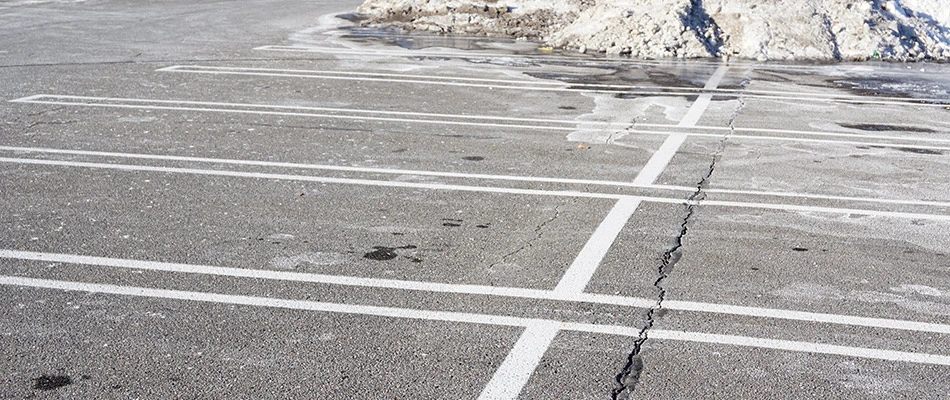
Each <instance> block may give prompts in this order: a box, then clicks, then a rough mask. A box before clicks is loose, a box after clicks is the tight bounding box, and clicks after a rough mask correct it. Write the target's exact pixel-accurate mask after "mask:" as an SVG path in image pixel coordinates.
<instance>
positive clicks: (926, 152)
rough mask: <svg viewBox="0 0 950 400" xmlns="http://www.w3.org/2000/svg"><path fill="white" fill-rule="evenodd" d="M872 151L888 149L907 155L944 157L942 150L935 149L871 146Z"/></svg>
mask: <svg viewBox="0 0 950 400" xmlns="http://www.w3.org/2000/svg"><path fill="white" fill-rule="evenodd" d="M870 147H871V148H872V149H887V148H893V149H895V150H897V151H903V152H905V153H914V154H923V155H928V156H942V155H943V152H942V151H940V150H933V149H921V148H917V147H884V146H870Z"/></svg>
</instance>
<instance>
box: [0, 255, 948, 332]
mask: <svg viewBox="0 0 950 400" xmlns="http://www.w3.org/2000/svg"><path fill="white" fill-rule="evenodd" d="M0 258H7V259H13V260H24V261H41V262H47V263H63V264H77V265H93V266H102V267H112V268H123V269H133V270H143V271H163V272H180V273H188V274H200V275H213V276H228V277H236V278H253V279H267V280H278V281H288V282H309V283H323V284H331V285H342V286H356V287H372V288H383V289H399V290H411V291H426V292H433V293H455V294H472V295H486V296H501V297H512V298H524V299H535V300H552V301H566V302H581V303H591V304H604V305H616V306H622V307H635V308H650V307H653V306H654V305H655V303H656V300H655V299H646V298H637V297H625V296H616V295H606V294H595V293H577V292H558V291H551V290H539V289H524V288H514V287H503V286H485V285H466V284H451V283H436V282H417V281H404V280H394V279H377V278H363V277H352V276H338V275H322V274H311V273H302V272H287V271H269V270H259V269H246V268H227V267H214V266H207V265H192V264H177V263H165V262H157V261H142V260H127V259H119V258H107V257H94V256H83V255H73V254H57V253H41V252H34V251H21V250H7V249H0ZM663 308H665V309H669V310H678V311H692V312H702V313H710V314H729V315H740V316H747V317H756V318H771V319H784V320H793V321H804V322H815V323H825V324H833V325H853V326H865V327H871V328H883V329H894V330H903V331H914V332H933V333H941V334H950V325H941V324H933V323H927V322H918V321H906V320H895V319H884V318H869V317H859V316H852V315H841V314H824V313H813V312H806V311H795V310H782V309H769V308H760V307H747V306H736V305H729V304H717V303H701V302H690V301H677V300H671V299H668V300H666V301H664V302H663Z"/></svg>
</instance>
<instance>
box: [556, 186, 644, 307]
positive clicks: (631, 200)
mask: <svg viewBox="0 0 950 400" xmlns="http://www.w3.org/2000/svg"><path fill="white" fill-rule="evenodd" d="M640 201H641V199H639V198H636V197H624V198H621V199H620V200H618V201H617V203H616V204H615V205H614V207H613V208H612V209H611V210H610V212H609V213H608V214H607V216H606V217H605V218H604V220H603V221H602V222H601V223H600V225H599V226H598V227H597V229H596V230H594V234H593V235H591V237H590V239H588V240H587V243H586V244H584V247H583V248H582V249H581V251H580V253H578V254H577V257H576V258H575V259H574V262H573V263H571V266H570V267H569V268H568V269H567V271H566V272H565V273H564V275H563V276H562V277H561V280H560V282H558V284H557V287H555V288H554V291H555V292H558V293H565V294H569V293H581V292H583V291H584V288H586V287H587V284H588V283H589V282H590V280H591V278H593V277H594V273H595V272H597V267H599V266H600V262H601V261H603V259H604V257H605V256H606V255H607V251H609V250H610V246H612V245H613V243H614V241H615V240H617V236H619V235H620V231H621V230H623V227H624V226H625V225H626V224H627V221H628V220H629V219H630V217H631V216H633V213H634V212H635V211H636V210H637V207H639V206H640Z"/></svg>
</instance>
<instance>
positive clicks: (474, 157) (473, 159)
mask: <svg viewBox="0 0 950 400" xmlns="http://www.w3.org/2000/svg"><path fill="white" fill-rule="evenodd" d="M462 159H463V160H465V161H482V160H484V159H485V157H482V156H466V157H462Z"/></svg>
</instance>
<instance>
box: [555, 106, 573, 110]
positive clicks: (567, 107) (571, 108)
mask: <svg viewBox="0 0 950 400" xmlns="http://www.w3.org/2000/svg"><path fill="white" fill-rule="evenodd" d="M557 108H558V109H561V110H576V109H577V107H574V106H558V107H557Z"/></svg>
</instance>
